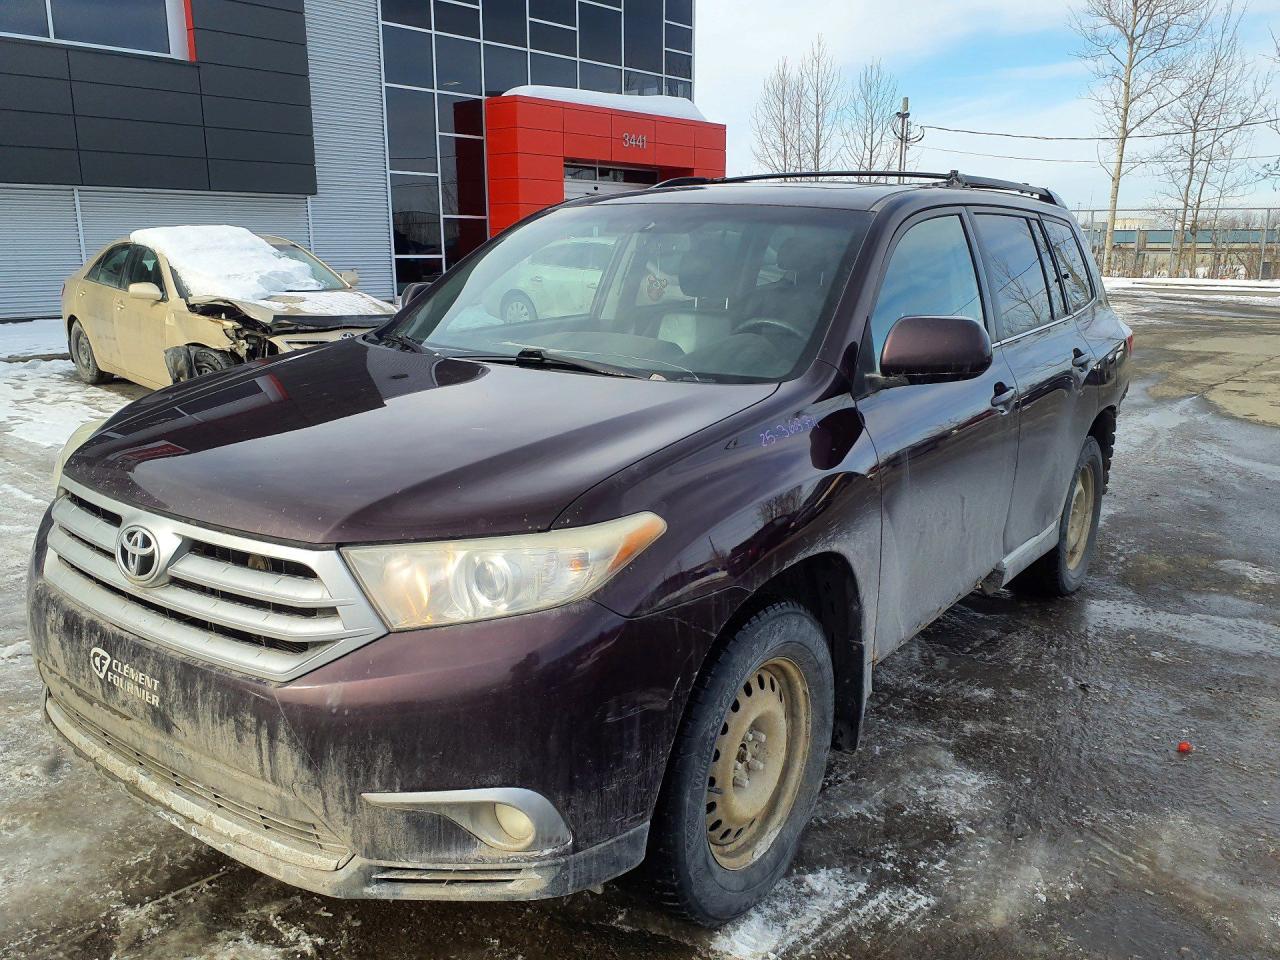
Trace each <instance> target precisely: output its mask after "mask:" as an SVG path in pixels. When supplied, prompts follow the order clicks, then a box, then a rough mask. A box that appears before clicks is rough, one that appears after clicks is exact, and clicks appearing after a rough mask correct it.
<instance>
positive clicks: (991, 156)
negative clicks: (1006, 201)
mask: <svg viewBox="0 0 1280 960" xmlns="http://www.w3.org/2000/svg"><path fill="white" fill-rule="evenodd" d="M916 149H917V150H939V151H941V152H942V153H958V154H962V155H964V156H966V157H982V158H984V159H986V160H1028V161H1031V162H1033V163H1090V164H1096V163H1098V161H1097V160H1074V159H1072V160H1067V159H1060V158H1058V157H1019V156H1014V155H1012V154H1008V153H978V152H975V151H973V150H954V149H952V148H951V147H935V146H931V145H928V144H926V145H923V146H919V147H917V148H916ZM1233 159H1235V160H1280V154H1266V155H1264V156H1257V157H1234V158H1233Z"/></svg>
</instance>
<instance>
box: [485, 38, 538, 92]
mask: <svg viewBox="0 0 1280 960" xmlns="http://www.w3.org/2000/svg"><path fill="white" fill-rule="evenodd" d="M528 82H529V54H528V53H526V52H525V51H524V50H512V49H511V48H510V47H495V46H494V45H493V44H491V43H486V44H485V45H484V92H485V95H486V96H489V97H499V96H501V95H502V94H504V93H506V92H507V91H508V90H510V89H511V88H512V87H519V86H523V85H524V84H526V83H528Z"/></svg>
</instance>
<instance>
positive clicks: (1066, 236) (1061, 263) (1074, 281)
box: [1044, 220, 1093, 313]
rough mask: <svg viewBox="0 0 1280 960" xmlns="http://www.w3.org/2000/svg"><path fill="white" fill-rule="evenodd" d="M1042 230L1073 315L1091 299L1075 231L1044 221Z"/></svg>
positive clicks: (1065, 226) (1087, 277) (1087, 276)
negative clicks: (1051, 250)
mask: <svg viewBox="0 0 1280 960" xmlns="http://www.w3.org/2000/svg"><path fill="white" fill-rule="evenodd" d="M1044 228H1045V231H1046V232H1047V233H1048V234H1049V246H1050V247H1051V248H1052V249H1053V256H1054V259H1055V260H1056V261H1057V266H1058V276H1059V277H1060V278H1061V280H1062V287H1063V289H1064V290H1065V291H1066V294H1067V305H1068V306H1069V307H1070V309H1071V312H1072V313H1074V312H1075V311H1077V310H1079V309H1080V308H1081V307H1083V306H1085V305H1086V304H1087V303H1088V302H1089V301H1090V300H1092V299H1093V286H1092V285H1091V284H1090V282H1089V269H1088V267H1086V266H1085V261H1084V254H1083V253H1082V252H1081V250H1080V243H1079V241H1077V240H1076V235H1075V231H1074V230H1072V229H1071V228H1070V227H1069V226H1067V225H1066V224H1065V223H1062V222H1060V221H1058V220H1046V221H1044Z"/></svg>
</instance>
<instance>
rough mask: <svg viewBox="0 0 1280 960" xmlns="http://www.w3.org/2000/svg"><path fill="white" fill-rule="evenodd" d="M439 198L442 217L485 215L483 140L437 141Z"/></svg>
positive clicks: (444, 138) (456, 139)
mask: <svg viewBox="0 0 1280 960" xmlns="http://www.w3.org/2000/svg"><path fill="white" fill-rule="evenodd" d="M440 195H441V199H442V202H443V204H444V212H445V213H446V214H454V213H459V214H464V215H466V216H473V217H483V216H484V215H485V213H486V212H487V211H486V209H485V184H484V141H483V140H466V139H462V138H459V137H441V138H440Z"/></svg>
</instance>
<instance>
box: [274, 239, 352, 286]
mask: <svg viewBox="0 0 1280 960" xmlns="http://www.w3.org/2000/svg"><path fill="white" fill-rule="evenodd" d="M267 243H269V244H271V246H272V247H273V248H275V250H276V252H277V253H282V254H284V255H285V256H286V257H288V258H289V259H290V260H297V261H298V263H300V264H302V265H303V266H304V267H306V268H307V269H308V270H310V271H311V276H312V277H314V278H315V280H316V282H317V283H318V284H320V286H319V287H307V289H308V290H345V289H347V285H346V284H345V283H343V281H342V278H341V277H340V276H338V275H337V274H336V273H334V272H333V271H332V270H330V269H329V268H328V267H326V266H325V265H324V264H323V263H321V262H320V261H319V260H317V259H316V258H315V257H313V256H312V255H311V254H310V252H308V251H306V250H303V249H302V247H300V246H298V245H297V244H296V243H290V242H289V241H288V240H277V239H274V238H273V239H269V240H267ZM280 292H281V293H290V292H294V291H288V290H282V291H280Z"/></svg>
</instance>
